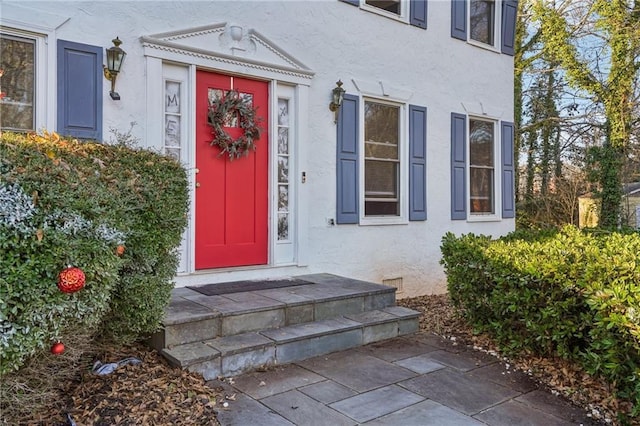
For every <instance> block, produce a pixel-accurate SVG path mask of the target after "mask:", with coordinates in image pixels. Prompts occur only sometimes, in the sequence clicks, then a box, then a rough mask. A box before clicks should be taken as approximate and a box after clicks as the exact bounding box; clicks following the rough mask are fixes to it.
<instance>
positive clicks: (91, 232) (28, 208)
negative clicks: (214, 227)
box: [0, 133, 188, 374]
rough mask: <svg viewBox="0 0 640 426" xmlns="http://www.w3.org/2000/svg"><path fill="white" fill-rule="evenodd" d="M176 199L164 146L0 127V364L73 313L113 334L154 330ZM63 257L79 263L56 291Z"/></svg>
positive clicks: (175, 237) (12, 364) (179, 220)
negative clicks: (67, 289) (74, 277)
mask: <svg viewBox="0 0 640 426" xmlns="http://www.w3.org/2000/svg"><path fill="white" fill-rule="evenodd" d="M187 205H188V193H187V178H186V173H185V171H184V169H183V168H182V167H181V166H180V165H179V164H178V163H177V162H175V161H173V160H171V159H169V158H167V157H164V156H161V155H158V154H155V153H153V152H150V151H148V150H139V149H132V148H130V147H127V146H124V145H122V144H116V145H104V144H100V143H94V142H79V141H76V140H59V138H58V137H57V135H55V134H53V135H49V134H46V133H45V135H44V136H36V135H29V136H25V135H20V134H11V133H3V134H2V135H1V136H0V270H1V271H2V275H1V276H0V374H4V373H6V372H9V371H13V370H15V369H17V368H19V366H20V365H22V364H23V363H24V361H25V360H26V359H27V358H28V357H29V356H32V355H34V354H36V353H37V352H38V351H41V350H44V349H47V348H49V347H50V345H51V343H52V342H53V341H54V340H57V339H64V335H65V331H66V330H68V329H69V328H70V327H71V326H73V325H76V324H80V325H82V326H84V327H87V328H88V329H95V330H100V331H102V332H103V333H106V334H108V335H110V336H111V337H114V338H116V339H119V340H123V341H124V340H133V339H135V338H138V337H141V336H143V335H145V334H148V333H151V332H153V331H155V330H156V329H157V327H158V325H159V322H160V320H161V318H162V315H163V312H164V308H165V306H166V304H167V303H168V300H169V297H170V292H171V289H172V288H173V282H172V279H173V277H174V276H175V271H176V265H177V261H178V258H177V253H176V248H177V247H178V245H179V244H180V240H181V236H182V233H183V231H184V229H185V226H186V212H187ZM119 245H123V246H125V247H126V249H125V251H124V254H123V255H122V256H118V254H117V253H116V249H117V247H118V246H119ZM67 265H73V266H77V267H79V268H81V269H82V270H83V271H84V272H85V275H86V282H87V284H86V286H85V288H84V289H83V290H81V291H78V292H76V293H73V294H64V293H62V292H60V291H59V290H58V288H57V286H56V282H57V276H58V273H59V272H60V271H61V270H62V269H64V268H65V267H66V266H67Z"/></svg>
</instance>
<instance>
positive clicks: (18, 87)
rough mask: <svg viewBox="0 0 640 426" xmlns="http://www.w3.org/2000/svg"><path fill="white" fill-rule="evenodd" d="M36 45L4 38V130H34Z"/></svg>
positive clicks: (0, 104)
mask: <svg viewBox="0 0 640 426" xmlns="http://www.w3.org/2000/svg"><path fill="white" fill-rule="evenodd" d="M35 51H36V49H35V42H34V41H33V40H28V39H23V38H19V37H10V36H6V35H4V34H3V35H1V36H0V52H2V55H1V58H0V70H1V74H2V75H1V76H0V82H1V85H0V89H1V93H2V94H0V120H1V122H0V127H2V128H9V129H15V130H34V128H35V124H34V109H33V99H34V79H35Z"/></svg>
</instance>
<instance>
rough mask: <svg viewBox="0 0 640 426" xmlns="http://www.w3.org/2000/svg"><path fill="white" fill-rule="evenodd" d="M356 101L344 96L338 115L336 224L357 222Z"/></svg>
mask: <svg viewBox="0 0 640 426" xmlns="http://www.w3.org/2000/svg"><path fill="white" fill-rule="evenodd" d="M359 103H360V101H359V98H358V97H357V96H355V95H344V100H343V101H342V106H341V107H340V111H339V114H338V126H337V128H338V138H337V139H338V143H337V145H338V149H337V151H338V156H337V177H336V181H337V184H338V187H337V197H338V199H337V203H336V205H337V212H336V221H337V222H338V223H358V220H359V214H358V206H359V203H360V200H359V198H358V145H359V143H358V141H359V139H358V107H359Z"/></svg>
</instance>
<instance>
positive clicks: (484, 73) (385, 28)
mask: <svg viewBox="0 0 640 426" xmlns="http://www.w3.org/2000/svg"><path fill="white" fill-rule="evenodd" d="M13 4H16V5H19V6H20V7H23V8H28V9H32V10H34V11H36V12H34V13H44V12H46V13H47V14H51V15H52V16H58V17H60V21H62V23H61V24H60V25H59V27H57V28H56V29H55V31H54V33H55V37H56V38H59V39H64V40H70V41H76V42H80V43H86V44H93V45H99V46H104V47H109V46H111V39H112V38H115V37H116V36H118V37H119V38H120V39H121V40H122V42H123V44H122V46H121V47H122V48H123V49H124V50H126V52H127V57H126V59H125V63H124V65H123V69H122V72H121V74H120V75H119V76H118V81H117V90H118V92H119V93H120V94H121V96H122V100H120V101H118V102H114V101H111V100H110V99H109V97H108V90H109V87H108V83H107V82H106V81H105V85H104V95H105V102H104V110H103V111H104V112H103V114H104V124H103V128H104V129H105V131H104V137H105V139H106V140H108V139H109V136H110V135H109V131H108V130H109V129H110V128H113V129H117V130H119V131H126V130H127V129H128V128H129V126H130V123H132V122H135V123H136V125H135V126H134V127H133V135H134V136H135V137H137V138H139V139H140V141H141V143H142V144H143V145H145V146H150V147H157V146H159V141H155V140H147V139H145V138H146V135H147V131H146V130H147V128H148V127H149V126H158V125H161V124H160V123H158V122H154V121H151V120H149V121H147V120H148V119H147V117H148V114H147V110H146V109H147V107H146V103H145V99H147V97H148V96H149V94H148V93H147V92H146V85H145V81H146V78H147V69H146V62H145V57H144V49H143V46H142V43H141V41H140V38H141V37H142V36H145V35H149V34H156V33H161V32H168V31H175V30H180V29H186V28H190V27H198V26H203V25H209V24H215V23H222V22H229V23H236V24H238V25H241V26H242V27H244V28H252V29H254V30H256V31H259V32H260V34H262V35H264V36H265V37H266V38H268V39H269V40H271V41H272V42H273V43H274V44H275V45H277V46H279V47H280V48H281V49H283V50H284V51H286V52H287V53H288V54H290V55H292V56H293V57H295V58H296V59H298V60H300V61H301V62H302V63H304V64H305V65H306V66H307V67H308V68H310V69H311V70H312V71H313V72H314V73H315V75H314V77H313V78H312V79H311V80H310V83H309V84H310V85H309V87H308V93H307V95H306V98H307V100H308V102H307V103H306V107H305V108H306V109H305V111H304V114H305V115H306V116H307V127H306V129H305V132H304V133H303V134H304V135H306V136H305V138H304V140H300V141H299V142H298V151H297V152H298V155H299V162H298V168H297V173H298V176H296V177H295V178H296V179H298V181H300V173H301V172H303V171H304V172H305V173H306V177H307V178H306V183H304V184H299V185H298V202H299V207H300V212H301V214H302V216H301V217H300V218H299V221H298V226H304V227H305V230H304V232H300V235H301V239H300V241H298V250H299V253H300V256H299V261H298V263H297V265H289V266H286V267H279V268H257V269H256V268H245V269H240V270H224V271H209V272H202V271H201V272H198V273H197V274H189V276H182V277H178V280H177V283H178V285H188V284H190V283H195V282H215V281H225V280H237V279H248V278H259V277H264V276H271V277H276V276H282V275H295V274H300V273H312V272H329V273H335V274H339V275H345V276H349V277H354V278H359V279H365V280H371V281H375V282H382V281H383V280H385V279H393V278H399V277H401V278H402V282H403V289H402V292H401V293H399V294H398V295H399V296H400V297H403V296H415V295H419V294H431V293H441V292H444V291H446V283H445V277H444V274H443V271H442V268H441V266H440V265H439V261H440V250H439V244H440V240H441V238H442V236H443V234H444V233H446V232H448V231H451V232H454V233H456V234H461V233H467V232H474V233H482V234H488V235H493V236H498V235H500V234H504V233H507V232H509V231H511V230H513V229H514V220H513V219H501V220H494V221H483V222H471V221H464V220H463V221H452V220H451V219H450V205H451V195H450V187H451V176H450V175H451V169H450V168H451V166H450V156H451V145H450V144H451V142H450V141H451V113H452V112H460V113H465V112H473V113H476V114H482V113H485V114H487V115H488V116H490V117H492V118H495V119H498V120H506V121H513V58H512V57H511V56H508V55H504V54H500V53H498V52H495V51H491V50H488V49H484V48H481V47H478V46H475V45H472V44H469V43H466V42H463V41H460V40H457V39H454V38H452V37H451V35H450V25H451V21H450V16H451V5H450V3H449V2H447V1H429V3H428V28H427V29H426V30H423V29H420V28H416V27H413V26H410V25H408V24H407V23H405V22H400V21H398V20H395V19H390V18H388V17H385V16H381V15H379V14H376V13H372V12H370V11H366V10H362V9H360V8H357V7H353V6H350V5H348V4H345V3H342V2H339V1H329V0H326V1H275V2H271V1H248V2H244V1H207V2H205V1H196V2H188V1H171V2H170V1H166V2H148V1H128V2H120V1H118V2H103V1H92V2H75V1H74V2H64V1H47V2H31V1H30V2H10V1H3V3H2V8H3V9H5V8H8V7H11V5H13ZM25 19H28V17H25ZM49 61H50V62H49V63H50V64H51V67H52V68H51V69H52V70H53V69H55V66H54V61H55V58H49ZM338 79H341V80H342V81H343V82H344V83H345V84H344V88H345V89H346V90H347V93H353V94H358V89H357V87H356V84H360V86H363V85H365V86H367V85H373V86H376V85H379V84H380V83H379V82H381V83H382V85H383V86H384V87H389V88H392V89H393V90H396V91H402V92H403V93H408V96H409V101H408V102H409V103H411V104H416V105H422V106H426V107H427V108H428V121H427V204H428V208H427V217H428V219H427V220H426V221H424V222H408V223H405V224H398V225H384V226H374V225H367V226H363V225H334V226H331V225H328V219H335V217H336V126H335V124H334V116H333V113H332V112H331V111H329V109H328V104H329V102H330V93H331V90H332V89H333V87H335V82H336V81H337V80H338ZM354 81H355V84H354ZM187 166H190V165H188V164H187Z"/></svg>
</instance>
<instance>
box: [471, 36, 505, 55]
mask: <svg viewBox="0 0 640 426" xmlns="http://www.w3.org/2000/svg"><path fill="white" fill-rule="evenodd" d="M467 43H468V44H470V45H472V46H475V47H479V48H480V49H484V50H488V51H489V52H493V53H497V54H500V53H502V52H501V51H500V49H499V48H498V47H497V46H495V45H494V46H491V45H489V44H486V43H482V42H481V41H476V40H473V39H468V40H467Z"/></svg>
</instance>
